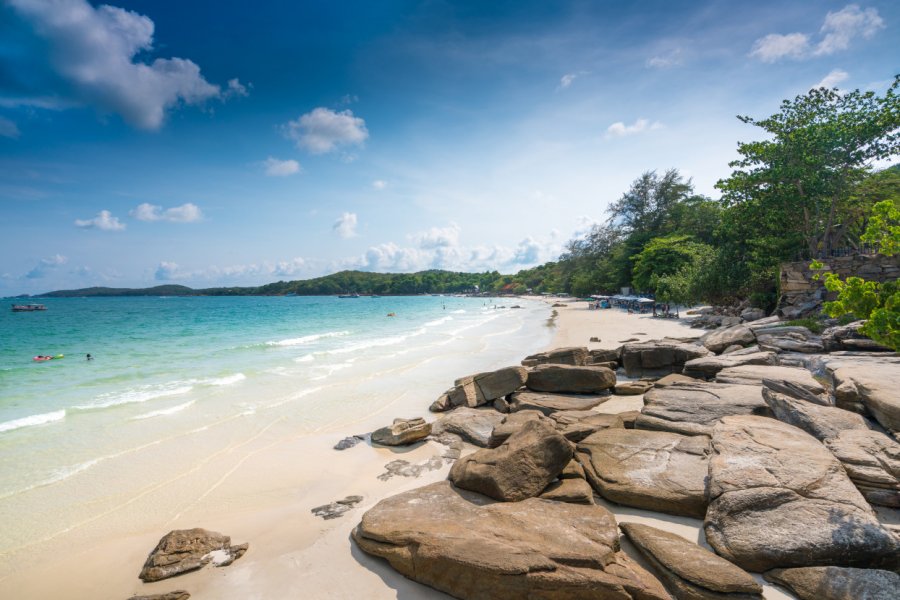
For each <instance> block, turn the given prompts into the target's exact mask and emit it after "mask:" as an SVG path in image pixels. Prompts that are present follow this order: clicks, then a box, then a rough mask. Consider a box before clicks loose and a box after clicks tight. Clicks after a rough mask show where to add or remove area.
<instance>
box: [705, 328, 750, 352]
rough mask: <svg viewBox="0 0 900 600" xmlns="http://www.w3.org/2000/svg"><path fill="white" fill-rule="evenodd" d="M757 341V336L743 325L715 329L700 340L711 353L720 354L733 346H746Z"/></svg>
mask: <svg viewBox="0 0 900 600" xmlns="http://www.w3.org/2000/svg"><path fill="white" fill-rule="evenodd" d="M755 341H756V336H755V335H753V332H752V331H750V329H749V328H747V327H744V326H743V325H735V326H734V327H724V328H721V329H714V330H713V331H710V332H709V333H707V334H705V335H703V337H701V338H700V343H701V344H703V346H704V347H706V348H707V349H708V350H709V351H710V352H715V353H716V354H718V353H719V352H721V351H722V350H724V349H725V348H727V347H728V346H731V345H734V344H736V345H738V346H746V345H747V344H752V343H754V342H755Z"/></svg>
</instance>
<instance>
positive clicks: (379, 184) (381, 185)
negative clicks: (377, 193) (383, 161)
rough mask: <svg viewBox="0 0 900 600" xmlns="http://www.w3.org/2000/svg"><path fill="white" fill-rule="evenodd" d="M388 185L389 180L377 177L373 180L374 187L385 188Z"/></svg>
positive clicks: (377, 188)
mask: <svg viewBox="0 0 900 600" xmlns="http://www.w3.org/2000/svg"><path fill="white" fill-rule="evenodd" d="M387 186H388V182H387V181H384V180H383V179H376V180H375V181H373V182H372V187H373V188H375V189H376V190H383V189H385V188H386V187H387Z"/></svg>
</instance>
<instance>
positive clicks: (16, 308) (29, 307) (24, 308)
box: [12, 304, 47, 312]
mask: <svg viewBox="0 0 900 600" xmlns="http://www.w3.org/2000/svg"><path fill="white" fill-rule="evenodd" d="M12 310H13V312H34V311H36V310H47V307H46V306H44V305H43V304H13V305H12Z"/></svg>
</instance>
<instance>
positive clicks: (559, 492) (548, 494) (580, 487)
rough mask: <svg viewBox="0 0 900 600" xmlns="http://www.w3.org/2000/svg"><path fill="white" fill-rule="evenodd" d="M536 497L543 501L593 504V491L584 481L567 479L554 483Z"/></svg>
mask: <svg viewBox="0 0 900 600" xmlns="http://www.w3.org/2000/svg"><path fill="white" fill-rule="evenodd" d="M538 497H539V498H543V499H545V500H555V501H556V502H570V503H572V504H593V503H594V490H593V488H591V485H590V484H589V483H588V482H587V481H585V480H584V479H578V478H572V477H568V478H565V479H563V478H560V480H559V481H554V482H553V483H551V484H550V485H548V486H547V488H546V489H545V490H544V491H543V492H541V495H540V496H538Z"/></svg>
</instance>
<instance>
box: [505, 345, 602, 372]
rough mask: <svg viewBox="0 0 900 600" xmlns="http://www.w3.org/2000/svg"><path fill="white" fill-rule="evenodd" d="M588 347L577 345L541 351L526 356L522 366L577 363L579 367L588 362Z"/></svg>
mask: <svg viewBox="0 0 900 600" xmlns="http://www.w3.org/2000/svg"><path fill="white" fill-rule="evenodd" d="M588 356H589V353H588V349H587V348H585V347H583V346H575V347H571V348H556V349H555V350H550V351H549V352H539V353H538V354H532V355H531V356H526V357H525V359H524V360H523V361H522V366H525V367H535V366H537V365H546V364H554V365H575V366H578V367H581V366H584V365H586V364H587V363H588Z"/></svg>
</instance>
